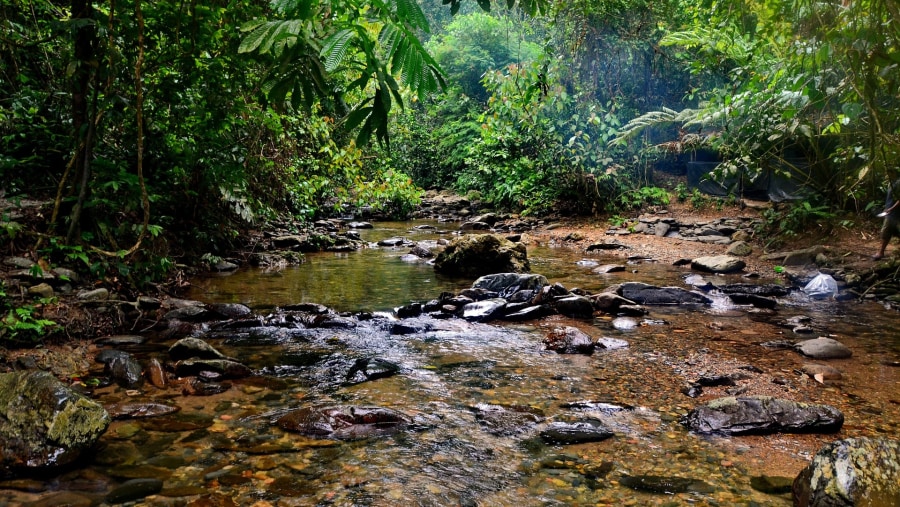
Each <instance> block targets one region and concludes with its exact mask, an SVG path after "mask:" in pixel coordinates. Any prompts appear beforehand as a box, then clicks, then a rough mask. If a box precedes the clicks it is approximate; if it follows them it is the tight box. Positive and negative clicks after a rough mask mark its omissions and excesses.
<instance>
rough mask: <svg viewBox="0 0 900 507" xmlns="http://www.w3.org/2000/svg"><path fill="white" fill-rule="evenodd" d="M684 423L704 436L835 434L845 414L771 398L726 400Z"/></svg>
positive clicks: (692, 413)
mask: <svg viewBox="0 0 900 507" xmlns="http://www.w3.org/2000/svg"><path fill="white" fill-rule="evenodd" d="M681 423H682V424H684V425H685V426H687V427H688V429H690V430H691V431H695V432H697V433H704V434H709V433H718V434H723V435H750V434H754V435H763V434H771V433H834V432H836V431H838V430H840V429H841V426H842V425H843V424H844V414H842V413H841V412H840V411H839V410H838V409H836V408H834V407H832V406H830V405H817V404H810V403H800V402H795V401H790V400H784V399H779V398H772V397H769V396H746V397H738V398H735V397H726V398H719V399H716V400H712V401H710V402H709V403H707V404H706V405H701V406H699V407H697V408H695V409H693V410H691V411H690V412H689V413H688V414H687V415H686V416H685V417H684V418H682V421H681Z"/></svg>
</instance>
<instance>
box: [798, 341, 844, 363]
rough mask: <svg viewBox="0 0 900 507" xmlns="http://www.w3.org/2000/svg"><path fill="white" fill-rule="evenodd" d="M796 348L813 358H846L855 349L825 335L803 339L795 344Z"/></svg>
mask: <svg viewBox="0 0 900 507" xmlns="http://www.w3.org/2000/svg"><path fill="white" fill-rule="evenodd" d="M794 348H795V349H796V350H797V352H799V353H801V354H803V355H804V356H807V357H812V358H813V359H846V358H848V357H851V356H852V355H853V351H852V350H850V349H849V348H847V346H846V345H844V344H843V343H841V342H839V341H837V340H835V339H833V338H826V337H824V336H820V337H819V338H813V339H812V340H806V341H802V342H800V343H798V344H796V345H794Z"/></svg>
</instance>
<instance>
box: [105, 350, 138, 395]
mask: <svg viewBox="0 0 900 507" xmlns="http://www.w3.org/2000/svg"><path fill="white" fill-rule="evenodd" d="M94 360H95V361H97V362H98V363H103V365H104V366H105V368H104V370H105V372H106V374H107V375H109V377H110V378H111V379H112V380H113V381H114V382H115V383H117V384H119V385H121V386H124V387H135V386H138V385H140V384H141V383H142V382H143V376H142V372H143V369H142V368H141V364H140V363H139V362H138V360H137V359H136V358H135V357H134V356H133V355H132V354H131V353H129V352H124V351H121V350H115V349H105V350H102V351H100V352H99V353H98V354H97V355H96V356H95V357H94Z"/></svg>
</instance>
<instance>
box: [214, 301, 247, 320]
mask: <svg viewBox="0 0 900 507" xmlns="http://www.w3.org/2000/svg"><path fill="white" fill-rule="evenodd" d="M209 309H210V311H212V312H214V313H216V314H218V315H220V316H221V317H222V318H224V319H241V318H244V317H249V316H250V315H253V310H251V309H250V307H248V306H246V305H242V304H239V303H215V304H212V305H209Z"/></svg>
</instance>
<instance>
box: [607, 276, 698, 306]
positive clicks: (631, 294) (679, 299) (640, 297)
mask: <svg viewBox="0 0 900 507" xmlns="http://www.w3.org/2000/svg"><path fill="white" fill-rule="evenodd" d="M616 294H618V295H620V296H622V297H623V298H625V299H629V300H631V301H634V302H635V303H637V304H639V305H691V304H693V305H708V304H710V303H712V299H710V298H708V297H706V296H705V295H703V294H700V293H699V292H694V291H689V290H685V289H682V288H681V287H657V286H655V285H649V284H646V283H641V282H628V283H623V284H621V285H619V287H618V289H617V290H616Z"/></svg>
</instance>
